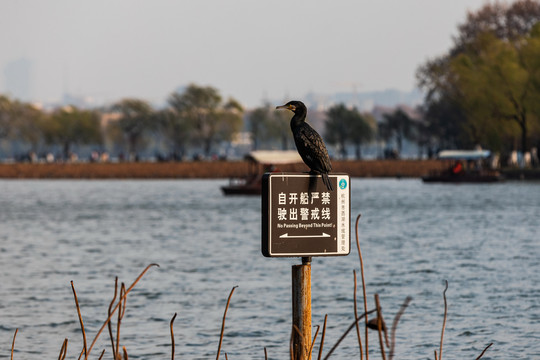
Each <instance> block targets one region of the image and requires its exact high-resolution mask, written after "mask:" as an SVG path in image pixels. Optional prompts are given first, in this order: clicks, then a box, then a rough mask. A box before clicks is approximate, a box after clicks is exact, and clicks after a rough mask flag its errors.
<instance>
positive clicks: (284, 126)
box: [268, 107, 309, 150]
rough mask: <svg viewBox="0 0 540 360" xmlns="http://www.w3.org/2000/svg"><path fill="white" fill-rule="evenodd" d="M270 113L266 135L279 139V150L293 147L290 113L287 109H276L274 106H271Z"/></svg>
mask: <svg viewBox="0 0 540 360" xmlns="http://www.w3.org/2000/svg"><path fill="white" fill-rule="evenodd" d="M270 115H271V117H270V122H269V123H268V135H269V136H270V137H272V138H274V139H278V140H279V142H280V143H281V150H288V149H289V148H292V147H294V140H293V137H292V133H291V118H292V114H291V113H290V112H288V111H279V110H278V111H276V110H275V108H274V107H272V109H271V112H270ZM308 121H309V119H308Z"/></svg>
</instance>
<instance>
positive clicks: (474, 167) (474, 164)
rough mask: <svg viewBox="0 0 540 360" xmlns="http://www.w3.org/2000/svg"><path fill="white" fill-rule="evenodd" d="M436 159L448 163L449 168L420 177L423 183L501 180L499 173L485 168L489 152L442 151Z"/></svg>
mask: <svg viewBox="0 0 540 360" xmlns="http://www.w3.org/2000/svg"><path fill="white" fill-rule="evenodd" d="M437 157H438V158H439V159H441V160H446V161H448V163H449V164H450V166H449V167H448V168H447V169H445V170H442V171H433V172H431V173H430V174H429V175H427V176H424V177H422V180H423V181H424V182H427V183H430V182H449V183H486V182H496V181H500V180H503V177H502V176H501V174H500V172H499V171H497V170H494V169H491V168H489V167H488V166H487V161H488V160H489V159H490V157H491V152H490V151H489V150H482V149H479V150H444V151H441V152H439V154H438V155H437Z"/></svg>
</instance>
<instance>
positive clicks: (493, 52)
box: [451, 23, 540, 151]
mask: <svg viewBox="0 0 540 360" xmlns="http://www.w3.org/2000/svg"><path fill="white" fill-rule="evenodd" d="M473 45H474V46H475V47H476V48H477V49H478V50H479V51H476V52H470V53H464V54H460V55H458V56H456V57H454V58H453V59H452V61H451V71H452V72H453V73H454V74H455V77H456V82H455V84H456V87H457V88H458V89H459V91H460V94H461V97H460V104H461V106H462V108H464V109H466V111H467V114H468V115H469V116H468V120H469V121H468V130H469V131H470V135H471V137H472V138H473V139H474V140H475V141H476V142H477V143H478V144H482V143H483V144H488V145H491V146H492V147H493V146H494V144H493V143H495V146H496V144H497V143H500V142H501V139H500V137H501V135H502V134H501V132H500V131H493V130H496V129H497V128H498V129H504V128H505V126H504V124H500V123H498V122H500V121H506V120H509V121H511V122H513V123H514V124H515V125H517V126H518V127H519V132H520V134H521V145H520V148H521V149H522V151H527V149H528V146H527V139H528V136H529V129H530V128H531V126H533V124H532V123H533V122H535V123H537V122H538V119H539V118H538V113H537V112H536V111H537V110H538V109H539V108H538V102H539V100H540V86H539V85H540V83H539V80H540V23H539V24H538V25H537V26H536V27H534V28H533V29H532V31H531V34H530V35H529V36H526V37H523V38H522V39H521V41H520V43H519V46H515V45H513V44H512V43H509V42H508V41H505V40H501V39H498V38H496V37H495V36H493V35H492V34H491V33H484V34H481V35H480V36H478V38H477V41H476V42H475V43H474V44H473ZM535 110H536V111H535ZM506 130H507V131H508V130H509V128H508V127H506Z"/></svg>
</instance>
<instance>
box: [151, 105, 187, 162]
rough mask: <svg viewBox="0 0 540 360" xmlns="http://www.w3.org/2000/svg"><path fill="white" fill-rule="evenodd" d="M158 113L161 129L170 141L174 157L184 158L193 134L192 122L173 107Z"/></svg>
mask: <svg viewBox="0 0 540 360" xmlns="http://www.w3.org/2000/svg"><path fill="white" fill-rule="evenodd" d="M156 115H157V119H158V123H159V129H160V130H161V133H162V135H163V136H164V137H165V139H167V141H168V142H169V145H170V148H171V153H172V155H173V157H174V158H177V159H181V158H183V157H184V155H185V154H186V148H187V145H188V143H189V140H190V137H191V134H192V128H191V126H190V124H189V123H188V121H187V120H186V119H185V118H184V117H182V116H181V115H179V114H178V113H176V111H174V109H171V108H167V109H164V110H162V111H159V112H158V113H157V114H156Z"/></svg>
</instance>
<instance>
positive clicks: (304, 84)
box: [0, 0, 486, 106]
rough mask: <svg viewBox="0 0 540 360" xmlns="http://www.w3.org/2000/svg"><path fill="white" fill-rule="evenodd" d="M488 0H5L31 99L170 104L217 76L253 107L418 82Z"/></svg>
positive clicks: (0, 26) (9, 39) (8, 51)
mask: <svg viewBox="0 0 540 360" xmlns="http://www.w3.org/2000/svg"><path fill="white" fill-rule="evenodd" d="M485 3H486V1H485V0H379V1H375V0H350V1H349V0H333V1H330V0H328V1H327V0H324V1H323V0H311V1H296V0H272V1H262V0H190V1H187V0H144V1H136V0H91V1H75V0H46V1H44V0H2V1H1V2H0V44H2V49H1V50H0V92H4V93H5V92H8V93H9V91H10V89H7V88H6V81H5V79H4V78H5V76H4V75H5V74H4V72H5V68H6V65H7V64H9V63H12V62H14V61H17V60H19V59H22V58H24V59H28V60H30V61H31V69H32V70H31V75H32V78H31V80H32V81H31V95H32V98H33V100H40V101H55V100H59V99H60V98H61V96H62V94H63V93H64V92H68V93H71V94H75V95H89V96H93V97H95V98H96V99H98V100H100V101H115V100H118V99H120V98H124V97H138V98H143V99H146V100H149V101H152V102H158V103H159V102H163V101H164V100H165V99H166V98H167V96H168V95H169V94H170V93H171V92H173V91H174V90H175V89H176V88H178V87H179V86H181V85H186V84H189V83H191V82H193V83H197V84H200V85H212V86H214V87H216V88H218V89H219V90H220V92H221V94H222V95H224V96H225V97H227V96H233V97H235V98H236V99H237V100H239V101H240V102H241V103H243V104H245V105H247V106H257V105H260V104H261V103H262V100H263V99H265V98H269V99H284V98H285V97H288V98H293V97H294V98H302V96H303V95H305V94H306V93H307V92H316V93H332V92H336V91H352V90H353V89H354V88H356V90H357V91H360V92H361V91H372V90H383V89H387V88H394V89H399V90H405V91H409V90H412V89H413V88H414V86H415V77H414V75H415V71H416V69H417V67H418V65H419V64H421V63H423V62H425V60H426V59H428V58H431V57H433V56H436V55H440V54H442V53H444V52H445V51H446V50H448V49H449V47H450V46H451V44H452V36H453V35H455V34H456V31H457V30H456V29H457V24H458V23H461V22H463V21H464V19H465V16H466V13H467V10H476V9H478V8H479V7H481V6H482V5H483V4H485Z"/></svg>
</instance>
